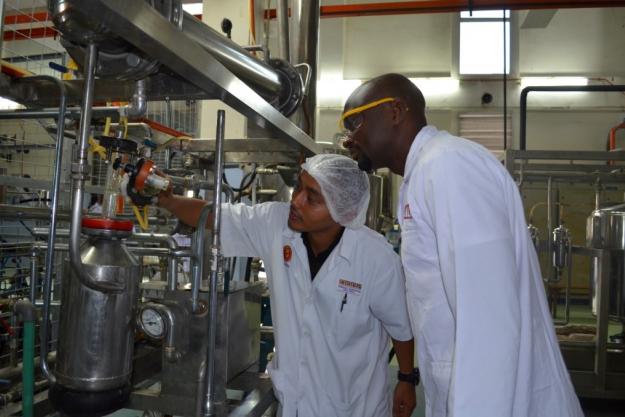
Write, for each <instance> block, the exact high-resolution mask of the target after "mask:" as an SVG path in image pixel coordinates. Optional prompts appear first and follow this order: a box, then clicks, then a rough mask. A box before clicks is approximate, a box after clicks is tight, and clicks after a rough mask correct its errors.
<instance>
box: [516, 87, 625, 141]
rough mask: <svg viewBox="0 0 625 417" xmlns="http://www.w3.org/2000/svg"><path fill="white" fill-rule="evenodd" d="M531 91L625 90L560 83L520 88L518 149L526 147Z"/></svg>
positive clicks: (621, 89)
mask: <svg viewBox="0 0 625 417" xmlns="http://www.w3.org/2000/svg"><path fill="white" fill-rule="evenodd" d="M532 91H539V92H543V93H555V92H563V91H564V92H568V91H585V92H625V85H562V86H529V87H525V88H524V89H523V90H521V106H520V113H521V123H520V124H521V126H520V128H519V129H520V130H519V138H520V139H519V149H521V150H522V151H524V150H526V147H527V131H526V130H527V96H528V95H529V93H531V92H532Z"/></svg>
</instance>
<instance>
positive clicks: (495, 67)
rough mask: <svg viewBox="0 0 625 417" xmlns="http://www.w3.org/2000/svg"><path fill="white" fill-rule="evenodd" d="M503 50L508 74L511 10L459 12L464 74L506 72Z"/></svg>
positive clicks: (461, 59)
mask: <svg viewBox="0 0 625 417" xmlns="http://www.w3.org/2000/svg"><path fill="white" fill-rule="evenodd" d="M504 13H505V18H504ZM504 20H505V21H504ZM504 25H505V36H504ZM504 40H505V42H504ZM504 50H505V57H506V62H505V70H506V74H509V73H510V11H508V10H506V11H503V10H488V11H479V12H473V13H472V14H469V12H462V13H461V14H460V60H459V61H460V74H461V75H471V74H479V75H488V74H503V72H504Z"/></svg>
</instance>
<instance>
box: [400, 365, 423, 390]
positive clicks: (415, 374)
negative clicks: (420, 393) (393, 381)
mask: <svg viewBox="0 0 625 417" xmlns="http://www.w3.org/2000/svg"><path fill="white" fill-rule="evenodd" d="M397 380H398V381H402V382H409V383H411V384H413V385H414V386H415V387H416V386H417V385H419V381H420V380H421V374H420V373H419V368H414V369H413V370H412V372H411V373H409V374H404V373H402V372H400V371H397Z"/></svg>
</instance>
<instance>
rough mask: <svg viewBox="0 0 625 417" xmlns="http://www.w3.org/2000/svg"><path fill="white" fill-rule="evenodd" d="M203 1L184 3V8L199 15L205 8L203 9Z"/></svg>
mask: <svg viewBox="0 0 625 417" xmlns="http://www.w3.org/2000/svg"><path fill="white" fill-rule="evenodd" d="M202 7H203V6H202V3H201V2H200V3H187V4H183V5H182V9H183V10H184V11H185V12H187V13H189V14H192V15H193V16H197V15H201V14H202V12H203V10H202Z"/></svg>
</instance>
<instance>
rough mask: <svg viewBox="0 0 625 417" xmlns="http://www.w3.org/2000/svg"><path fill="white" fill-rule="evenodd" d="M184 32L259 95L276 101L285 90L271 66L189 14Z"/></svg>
mask: <svg viewBox="0 0 625 417" xmlns="http://www.w3.org/2000/svg"><path fill="white" fill-rule="evenodd" d="M182 31H183V32H184V33H185V34H186V35H188V36H189V37H190V38H191V39H193V40H194V41H196V42H197V43H198V44H200V46H202V47H203V48H204V49H206V50H207V51H208V52H210V53H211V54H212V55H213V56H214V57H215V59H217V61H219V62H221V63H222V64H223V65H224V66H225V67H226V68H228V69H229V70H230V71H232V73H233V74H234V75H236V76H237V77H239V78H240V79H241V80H243V81H244V82H245V83H247V84H250V86H251V87H252V88H254V89H256V90H258V92H259V94H261V95H265V96H266V95H268V94H269V95H271V96H273V97H275V96H277V95H278V94H279V93H280V91H281V90H282V84H281V82H280V77H279V76H278V73H277V71H276V70H274V69H273V68H272V67H271V66H270V65H268V64H267V63H265V62H263V61H261V60H259V59H257V58H255V57H253V56H252V55H251V54H250V53H249V52H248V51H246V50H245V49H244V48H242V47H241V46H239V45H237V44H236V43H235V42H233V41H231V40H230V39H228V38H226V37H224V36H222V35H221V34H220V33H218V32H217V31H216V30H214V29H212V28H211V27H209V26H207V25H206V24H204V23H203V22H202V21H200V20H198V19H197V18H195V17H194V16H193V15H191V14H189V13H187V12H185V13H184V18H183V19H182Z"/></svg>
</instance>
